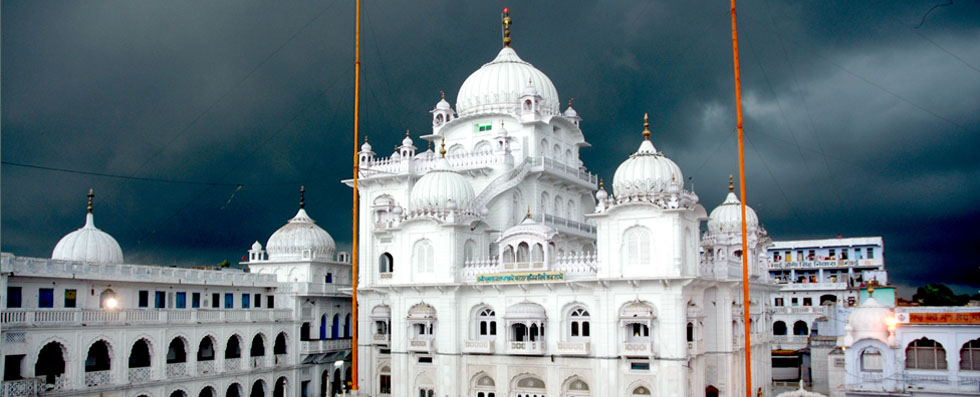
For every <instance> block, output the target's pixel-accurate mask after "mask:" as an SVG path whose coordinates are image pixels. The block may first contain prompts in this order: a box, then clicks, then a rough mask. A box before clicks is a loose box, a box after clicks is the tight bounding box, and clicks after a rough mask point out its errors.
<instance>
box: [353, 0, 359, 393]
mask: <svg viewBox="0 0 980 397" xmlns="http://www.w3.org/2000/svg"><path fill="white" fill-rule="evenodd" d="M354 8H355V11H354V14H355V18H354V195H353V203H352V204H353V205H352V206H351V207H352V210H351V212H352V213H353V215H352V217H353V222H352V224H351V232H352V235H353V237H352V238H351V286H352V289H351V291H352V293H351V314H352V317H353V319H352V321H353V324H351V331H352V332H351V334H352V335H351V337H352V338H351V392H352V394H354V395H357V283H358V279H359V277H358V273H357V258H358V254H357V237H358V236H357V216H358V213H357V212H358V211H357V210H358V207H359V206H360V202H359V201H358V192H357V178H358V176H359V174H360V170H359V167H360V164H359V161H358V156H357V155H358V153H357V150H358V147H357V143H358V142H359V141H360V137H359V136H358V132H359V131H358V127H359V124H360V123H359V119H358V118H359V117H360V111H361V0H356V2H355V6H354Z"/></svg>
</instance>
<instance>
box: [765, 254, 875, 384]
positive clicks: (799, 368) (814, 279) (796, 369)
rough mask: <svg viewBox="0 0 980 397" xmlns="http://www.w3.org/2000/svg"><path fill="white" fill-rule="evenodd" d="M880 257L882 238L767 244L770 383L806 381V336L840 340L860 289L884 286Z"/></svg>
mask: <svg viewBox="0 0 980 397" xmlns="http://www.w3.org/2000/svg"><path fill="white" fill-rule="evenodd" d="M884 257H885V253H884V243H883V242H882V239H881V237H849V238H841V237H838V238H830V239H815V240H792V241H774V242H773V243H772V245H771V246H770V247H769V249H768V258H767V259H768V263H769V278H770V280H771V281H772V282H773V283H776V284H777V285H779V287H780V289H779V292H778V293H776V294H773V295H772V297H771V298H772V306H773V318H772V330H773V343H772V347H773V349H774V354H773V380H776V381H796V380H799V379H800V378H801V377H802V378H804V379H806V380H808V381H809V380H810V379H809V375H808V373H807V372H808V368H809V357H808V355H807V352H806V350H805V349H804V348H806V347H807V346H808V343H809V342H810V337H811V335H823V336H838V335H842V334H843V332H844V330H843V319H845V318H847V314H848V313H849V312H850V310H851V309H852V308H854V307H856V306H857V302H858V298H859V297H858V294H859V292H858V291H859V290H860V287H862V286H864V285H865V284H866V283H875V284H877V285H885V284H887V282H888V274H887V273H886V272H885V260H884ZM831 319H840V320H841V321H831Z"/></svg>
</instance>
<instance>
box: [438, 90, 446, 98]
mask: <svg viewBox="0 0 980 397" xmlns="http://www.w3.org/2000/svg"><path fill="white" fill-rule="evenodd" d="M439 95H441V96H442V99H446V91H443V90H439Z"/></svg>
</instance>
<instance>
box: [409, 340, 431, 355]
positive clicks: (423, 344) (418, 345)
mask: <svg viewBox="0 0 980 397" xmlns="http://www.w3.org/2000/svg"><path fill="white" fill-rule="evenodd" d="M408 350H409V351H413V352H431V351H432V340H431V339H410V340H409V341H408Z"/></svg>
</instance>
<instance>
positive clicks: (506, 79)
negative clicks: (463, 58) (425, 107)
mask: <svg viewBox="0 0 980 397" xmlns="http://www.w3.org/2000/svg"><path fill="white" fill-rule="evenodd" d="M529 81H530V86H531V87H532V88H533V89H534V90H535V91H536V93H537V94H538V95H541V98H542V103H541V109H542V111H543V112H545V113H551V114H557V113H558V90H556V89H555V85H554V84H553V83H552V82H551V79H549V78H548V76H546V75H545V74H544V73H542V72H541V71H540V70H538V69H536V68H535V67H534V66H531V64H530V63H527V62H524V61H523V60H521V58H520V57H519V56H517V52H515V51H514V49H512V48H510V47H504V48H503V49H502V50H500V52H499V53H498V54H497V57H496V58H494V59H493V61H490V63H487V64H485V65H483V66H482V67H481V68H480V69H478V70H477V71H475V72H473V74H471V75H470V76H469V77H467V78H466V81H464V82H463V85H462V86H460V88H459V95H457V96H456V111H457V112H459V114H460V116H467V115H471V114H476V113H481V112H504V113H509V112H511V111H513V109H514V108H516V107H517V106H518V104H519V100H520V97H521V95H522V94H523V93H524V92H525V88H527V87H528V86H529V84H528V82H529Z"/></svg>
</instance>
